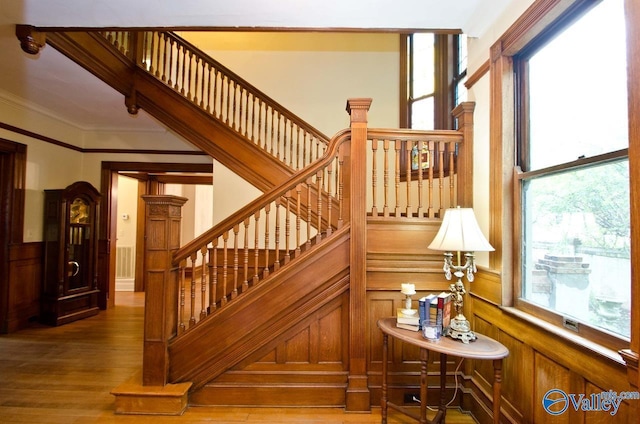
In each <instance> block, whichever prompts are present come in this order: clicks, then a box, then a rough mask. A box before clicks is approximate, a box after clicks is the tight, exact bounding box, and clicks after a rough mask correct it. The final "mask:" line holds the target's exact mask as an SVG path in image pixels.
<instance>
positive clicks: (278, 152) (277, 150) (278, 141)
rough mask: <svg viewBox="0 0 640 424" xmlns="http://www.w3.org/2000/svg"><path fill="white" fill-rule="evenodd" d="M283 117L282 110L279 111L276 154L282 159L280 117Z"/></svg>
mask: <svg viewBox="0 0 640 424" xmlns="http://www.w3.org/2000/svg"><path fill="white" fill-rule="evenodd" d="M281 117H282V115H280V112H278V123H277V124H276V139H275V143H276V152H275V154H274V156H275V157H276V158H278V159H280V160H282V158H281V157H280V154H281V153H280V149H281V147H282V146H280V123H281V122H280V118H281Z"/></svg>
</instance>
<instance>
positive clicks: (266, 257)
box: [262, 204, 271, 279]
mask: <svg viewBox="0 0 640 424" xmlns="http://www.w3.org/2000/svg"><path fill="white" fill-rule="evenodd" d="M270 211H271V204H268V205H266V206H265V207H264V272H263V273H262V278H263V279H264V278H267V277H268V276H269V212H270Z"/></svg>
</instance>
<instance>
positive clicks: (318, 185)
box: [309, 171, 323, 243]
mask: <svg viewBox="0 0 640 424" xmlns="http://www.w3.org/2000/svg"><path fill="white" fill-rule="evenodd" d="M322 176H323V175H322V171H318V172H317V173H316V196H318V204H317V208H318V210H317V212H316V213H317V214H318V243H319V242H320V241H321V240H322ZM309 188H311V187H309Z"/></svg>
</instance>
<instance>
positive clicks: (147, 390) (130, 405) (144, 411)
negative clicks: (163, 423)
mask: <svg viewBox="0 0 640 424" xmlns="http://www.w3.org/2000/svg"><path fill="white" fill-rule="evenodd" d="M190 388H191V383H178V384H167V385H166V386H143V385H142V374H141V373H139V374H136V375H135V376H134V377H133V378H131V379H130V380H129V381H127V382H125V383H122V384H121V385H119V386H118V387H116V388H115V389H113V390H112V391H111V394H112V395H114V396H115V397H116V402H115V413H116V414H131V415H182V414H183V413H184V411H185V410H186V409H187V406H188V405H189V389H190Z"/></svg>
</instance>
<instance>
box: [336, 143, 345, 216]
mask: <svg viewBox="0 0 640 424" xmlns="http://www.w3.org/2000/svg"><path fill="white" fill-rule="evenodd" d="M343 150H344V149H343V148H340V150H339V151H338V172H336V181H338V228H342V225H343V224H344V216H343V212H344V153H343Z"/></svg>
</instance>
